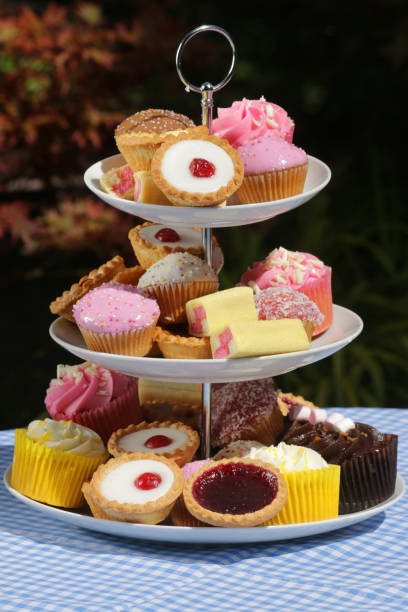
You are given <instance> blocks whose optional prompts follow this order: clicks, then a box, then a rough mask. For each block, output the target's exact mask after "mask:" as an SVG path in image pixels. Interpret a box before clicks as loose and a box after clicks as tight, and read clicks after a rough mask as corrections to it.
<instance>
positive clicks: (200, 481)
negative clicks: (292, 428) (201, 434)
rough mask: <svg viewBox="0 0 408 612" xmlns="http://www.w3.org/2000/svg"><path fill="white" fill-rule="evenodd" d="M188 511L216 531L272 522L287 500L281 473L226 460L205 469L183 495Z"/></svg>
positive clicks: (264, 466) (191, 480) (251, 463)
mask: <svg viewBox="0 0 408 612" xmlns="http://www.w3.org/2000/svg"><path fill="white" fill-rule="evenodd" d="M183 497H184V502H185V505H186V508H187V510H188V511H189V512H190V514H192V515H193V516H195V517H196V518H197V519H198V520H200V521H202V522H203V523H208V524H210V525H214V526H215V527H254V526H255V525H260V524H261V523H265V522H266V521H268V520H270V519H271V518H272V517H273V516H275V514H277V513H278V512H279V510H281V508H282V507H283V506H284V504H285V502H286V499H287V487H286V482H285V479H284V477H283V476H282V474H281V473H280V471H279V470H278V469H276V468H275V467H273V466H272V465H270V464H269V465H268V464H267V463H265V462H263V461H258V460H252V459H237V458H233V459H222V460H221V461H214V462H212V463H210V464H209V465H205V466H203V467H202V468H201V469H200V470H198V472H196V473H194V474H193V475H192V476H191V477H190V478H189V479H188V481H187V483H186V485H185V487H184V491H183Z"/></svg>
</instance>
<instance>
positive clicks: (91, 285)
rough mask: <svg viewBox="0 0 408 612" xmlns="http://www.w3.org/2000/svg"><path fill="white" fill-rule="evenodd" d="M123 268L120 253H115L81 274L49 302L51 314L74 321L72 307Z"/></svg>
mask: <svg viewBox="0 0 408 612" xmlns="http://www.w3.org/2000/svg"><path fill="white" fill-rule="evenodd" d="M124 269H125V262H124V261H123V258H122V257H121V256H120V255H116V256H115V257H113V259H110V260H109V261H107V262H106V263H104V264H102V265H101V266H99V268H97V269H96V270H91V271H90V272H88V274H87V275H86V276H83V277H82V278H81V279H80V280H79V281H78V282H77V283H74V284H73V285H72V286H71V288H70V289H68V290H67V291H64V293H63V294H62V295H61V296H59V297H57V298H56V299H55V300H54V301H53V302H51V304H50V310H51V312H52V314H55V315H58V316H60V317H64V319H68V321H72V323H75V319H74V315H73V313H72V307H73V306H74V304H75V303H76V302H77V301H78V300H79V299H80V298H81V297H83V296H84V295H85V294H86V293H88V291H91V289H95V288H96V287H99V286H100V285H102V283H106V282H109V281H111V280H113V278H114V277H115V276H116V275H117V274H118V273H119V272H121V271H122V270H124Z"/></svg>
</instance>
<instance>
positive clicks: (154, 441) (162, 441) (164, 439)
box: [144, 434, 173, 448]
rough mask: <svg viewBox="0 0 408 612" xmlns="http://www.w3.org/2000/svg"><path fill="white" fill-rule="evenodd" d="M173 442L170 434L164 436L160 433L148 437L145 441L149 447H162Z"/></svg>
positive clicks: (145, 444)
mask: <svg viewBox="0 0 408 612" xmlns="http://www.w3.org/2000/svg"><path fill="white" fill-rule="evenodd" d="M172 442H173V440H172V439H171V438H169V437H168V436H162V435H160V434H159V435H157V436H152V437H151V438H148V439H147V440H146V442H145V443H144V446H146V447H147V448H161V447H162V446H168V445H169V444H171V443H172Z"/></svg>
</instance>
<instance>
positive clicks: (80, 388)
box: [45, 361, 134, 421]
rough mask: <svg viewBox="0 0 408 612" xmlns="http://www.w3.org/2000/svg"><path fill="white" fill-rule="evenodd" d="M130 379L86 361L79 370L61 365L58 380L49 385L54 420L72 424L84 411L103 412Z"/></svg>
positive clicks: (48, 400) (48, 399) (49, 406)
mask: <svg viewBox="0 0 408 612" xmlns="http://www.w3.org/2000/svg"><path fill="white" fill-rule="evenodd" d="M133 381H134V379H131V378H130V377H129V376H126V375H125V374H120V373H119V372H115V371H114V370H108V369H106V368H103V367H101V366H98V365H97V364H95V363H90V362H89V361H85V362H84V363H81V364H79V365H76V366H69V365H59V366H58V369H57V378H53V379H52V380H51V381H50V386H49V387H48V389H47V395H46V397H45V406H46V408H47V410H48V412H49V414H50V415H51V416H52V418H53V419H55V420H58V421H59V420H70V419H72V418H73V417H75V415H77V414H78V413H80V412H84V411H88V410H89V411H95V410H100V409H102V408H105V407H106V406H108V404H109V403H110V402H111V401H112V400H115V399H116V398H117V397H119V396H121V395H122V394H123V393H125V391H126V390H127V388H128V387H129V385H130V384H133Z"/></svg>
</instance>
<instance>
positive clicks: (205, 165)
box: [189, 157, 215, 178]
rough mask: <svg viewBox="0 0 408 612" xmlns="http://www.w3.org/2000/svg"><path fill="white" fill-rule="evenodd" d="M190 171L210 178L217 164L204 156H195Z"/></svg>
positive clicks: (199, 176) (195, 174) (198, 176)
mask: <svg viewBox="0 0 408 612" xmlns="http://www.w3.org/2000/svg"><path fill="white" fill-rule="evenodd" d="M189 168H190V172H191V174H192V175H193V176H196V177H197V178H210V177H211V176H213V175H214V174H215V166H214V164H212V163H211V162H209V161H208V160H206V159H203V158H202V157H195V158H194V159H193V161H192V162H191V164H190V165H189Z"/></svg>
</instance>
